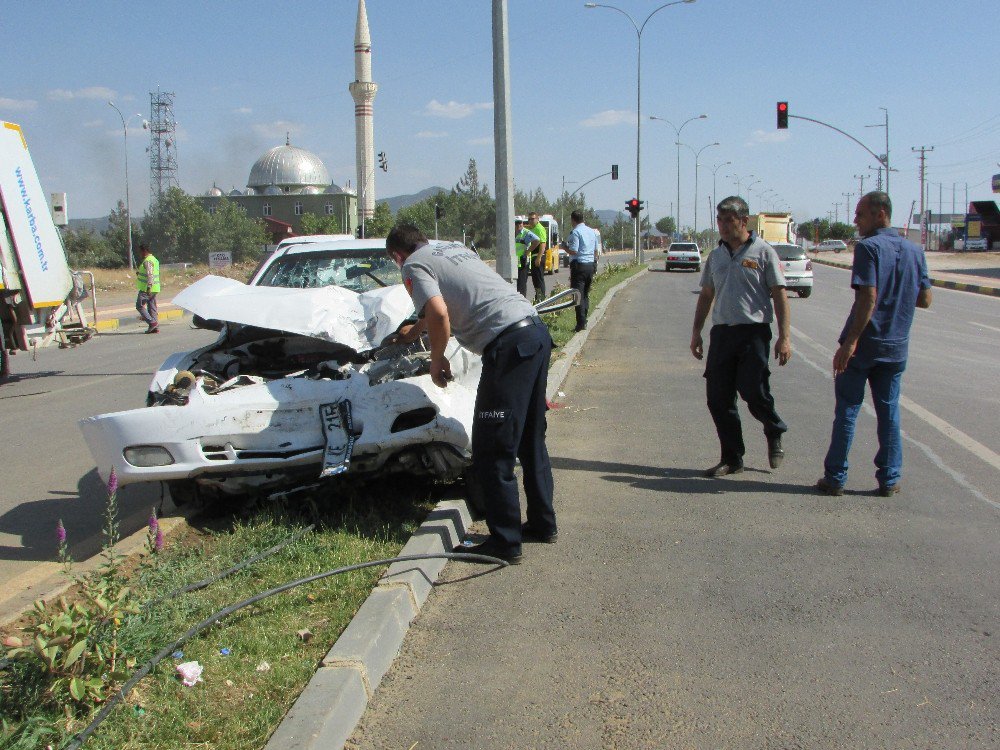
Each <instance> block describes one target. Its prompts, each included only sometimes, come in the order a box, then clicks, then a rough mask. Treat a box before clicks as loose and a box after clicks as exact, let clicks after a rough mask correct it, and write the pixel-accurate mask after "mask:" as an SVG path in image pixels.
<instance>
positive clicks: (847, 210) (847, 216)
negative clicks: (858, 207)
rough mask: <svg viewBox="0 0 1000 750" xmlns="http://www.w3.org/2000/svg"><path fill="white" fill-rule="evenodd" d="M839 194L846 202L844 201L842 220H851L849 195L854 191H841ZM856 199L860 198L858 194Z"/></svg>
mask: <svg viewBox="0 0 1000 750" xmlns="http://www.w3.org/2000/svg"><path fill="white" fill-rule="evenodd" d="M841 195H842V196H844V198H846V199H847V202H846V203H844V221H845V222H848V221H850V220H851V196H852V195H854V193H841ZM858 200H861V196H858Z"/></svg>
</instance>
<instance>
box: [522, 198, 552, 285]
mask: <svg viewBox="0 0 1000 750" xmlns="http://www.w3.org/2000/svg"><path fill="white" fill-rule="evenodd" d="M528 231H530V232H532V233H533V234H534V235H535V236H536V237H538V240H539V242H538V249H537V250H535V252H534V254H533V255H532V256H531V257H530V259H529V260H528V263H529V264H530V267H531V285H532V286H534V287H535V302H540V301H541V300H543V299H544V298H545V252H546V250H547V249H548V246H549V232H548V230H547V229H546V228H545V227H544V225H543V224H542V222H540V221H539V220H538V212H537V211H532V212H531V213H530V214H528ZM525 288H527V287H525Z"/></svg>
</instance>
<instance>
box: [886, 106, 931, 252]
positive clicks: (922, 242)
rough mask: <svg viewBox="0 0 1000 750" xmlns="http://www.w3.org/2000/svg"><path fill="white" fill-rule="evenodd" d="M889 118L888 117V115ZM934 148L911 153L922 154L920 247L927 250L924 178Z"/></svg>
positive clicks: (912, 149) (887, 173)
mask: <svg viewBox="0 0 1000 750" xmlns="http://www.w3.org/2000/svg"><path fill="white" fill-rule="evenodd" d="M887 117H888V115H887ZM933 150H934V147H933V146H921V147H920V148H917V147H916V146H911V147H910V151H913V152H918V151H919V152H920V246H921V247H922V248H923V249H924V250H926V249H927V215H926V214H925V213H924V178H925V175H926V171H925V170H926V162H927V152H928V151H933ZM885 176H886V182H888V181H889V172H888V170H886V174H885Z"/></svg>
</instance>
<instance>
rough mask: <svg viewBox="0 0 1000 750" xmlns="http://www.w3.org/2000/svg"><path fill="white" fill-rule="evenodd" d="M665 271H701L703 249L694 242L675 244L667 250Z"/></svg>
mask: <svg viewBox="0 0 1000 750" xmlns="http://www.w3.org/2000/svg"><path fill="white" fill-rule="evenodd" d="M666 253H667V257H666V261H665V263H666V265H665V266H664V268H663V270H664V271H669V270H671V269H674V268H687V269H690V270H692V271H700V270H701V249H700V248H699V247H698V245H697V244H696V243H694V242H674V243H671V245H670V247H668V248H667V250H666Z"/></svg>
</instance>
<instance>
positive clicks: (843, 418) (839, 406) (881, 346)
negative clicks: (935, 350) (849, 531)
mask: <svg viewBox="0 0 1000 750" xmlns="http://www.w3.org/2000/svg"><path fill="white" fill-rule="evenodd" d="M854 224H855V226H857V228H858V233H859V234H860V235H861V237H862V239H861V241H860V242H858V243H857V245H855V247H854V265H853V268H852V271H851V286H852V287H853V288H854V306H853V307H852V308H851V314H850V316H849V317H848V318H847V323H846V324H845V325H844V330H843V331H842V332H841V334H840V339H839V342H840V348H839V349H837V353H836V354H834V355H833V373H834V378H835V380H834V391H835V394H836V397H837V403H836V407H835V410H834V417H833V435H832V437H831V438H830V449H829V450H828V451H827V453H826V459H825V460H824V462H823V478H822V479H820V480H819V481H818V482H817V483H816V489H817V490H819V491H820V492H821V493H823V494H825V495H842V494H844V484H845V483H846V482H847V454H848V452H849V451H850V449H851V441H852V440H853V438H854V425H855V422H856V421H857V418H858V411H859V410H860V409H861V404H862V402H863V401H864V398H865V383H868V385H869V387H870V388H871V391H872V401H873V402H874V405H875V415H876V417H877V419H878V453H876V454H875V478H876V479H877V480H878V493H879V494H880V495H881V496H882V497H890V496H892V495H894V494H896V493H897V492H899V490H900V487H901V485H900V476H901V473H902V469H903V441H902V438H901V437H900V433H899V391H900V385H901V383H902V379H903V370H905V369H906V357H907V350H908V347H909V343H910V325H911V324H912V323H913V315H914V311H915V309H916V308H917V307H924V308H926V307H930V306H931V283H930V280H929V279H928V277H927V260H926V258H925V257H924V251H923V250H921V249H920V248H919V247H917V246H916V245H914V244H913V243H912V242H910V241H909V240H906V239H903V238H902V237H900V236H899V233H898V232H897V231H896V230H895V229H893V228H892V203H891V202H890V200H889V196H888V195H886V194H885V193H883V192H878V191H876V192H871V193H868V194H867V195H865V196H863V197H862V198H861V200H859V201H858V206H857V208H856V210H855V212H854Z"/></svg>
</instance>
